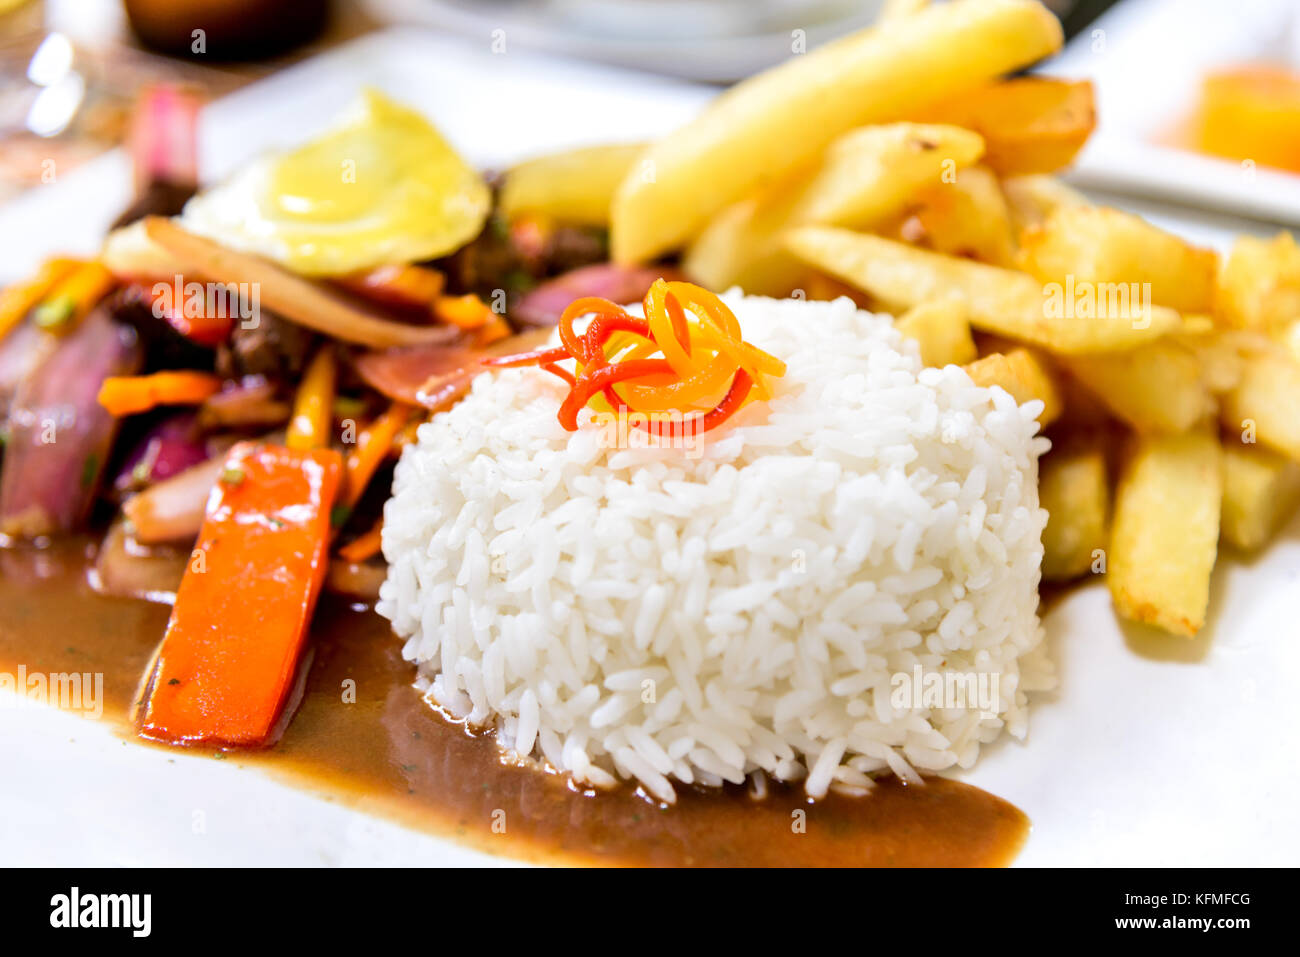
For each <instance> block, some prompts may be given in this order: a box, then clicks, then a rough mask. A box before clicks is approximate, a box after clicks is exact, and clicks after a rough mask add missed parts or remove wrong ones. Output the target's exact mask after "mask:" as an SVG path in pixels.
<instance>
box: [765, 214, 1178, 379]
mask: <svg viewBox="0 0 1300 957" xmlns="http://www.w3.org/2000/svg"><path fill="white" fill-rule="evenodd" d="M785 242H786V248H787V249H789V250H790V251H791V252H792V253H794V254H795V255H796V256H798V257H799V258H800V259H802V260H803V261H804V262H806V263H808V264H809V265H810V266H813V267H815V268H817V269H820V270H822V271H823V272H827V273H829V274H831V275H832V276H835V277H837V278H839V279H842V280H844V281H845V282H848V283H851V284H852V285H854V286H857V287H858V288H859V289H861V290H863V291H864V292H866V293H868V294H869V295H871V296H872V297H873V298H875V299H876V300H878V301H880V302H882V303H884V304H885V305H886V306H888V307H889V308H890V309H891V310H894V311H899V312H901V311H903V310H905V309H910V308H911V307H912V306H915V305H919V304H920V303H922V302H927V301H929V300H931V299H946V298H949V297H953V296H955V297H957V298H960V299H962V300H963V301H964V302H965V303H966V308H967V309H968V311H969V315H970V323H971V325H972V326H974V327H975V328H976V329H980V330H983V331H985V332H992V333H996V334H998V335H1003V336H1007V337H1009V338H1012V339H1018V340H1021V341H1023V342H1030V343H1033V344H1035V345H1039V346H1043V347H1045V348H1047V349H1049V350H1050V351H1052V352H1057V353H1063V354H1067V355H1071V354H1079V353H1093V352H1116V351H1120V350H1124V349H1136V348H1137V347H1138V346H1140V345H1143V344H1144V343H1148V342H1152V341H1154V340H1156V339H1159V338H1160V337H1161V336H1164V335H1165V334H1167V333H1169V332H1172V331H1174V330H1176V329H1179V328H1180V327H1181V326H1182V319H1181V318H1180V317H1179V315H1178V314H1177V313H1176V312H1173V311H1172V310H1169V309H1164V308H1162V307H1159V306H1151V307H1149V308H1148V309H1145V310H1144V309H1141V308H1138V307H1134V306H1133V305H1132V304H1130V303H1129V302H1127V301H1116V302H1113V303H1111V302H1102V303H1099V304H1094V307H1097V306H1099V307H1100V308H1099V309H1098V308H1094V309H1093V310H1092V311H1090V312H1085V311H1083V310H1081V309H1076V308H1075V306H1076V304H1075V302H1074V301H1073V300H1070V301H1065V300H1064V298H1063V297H1062V296H1061V295H1060V291H1059V290H1055V289H1052V288H1050V287H1047V286H1044V285H1043V284H1042V283H1040V282H1039V281H1038V280H1036V279H1034V278H1033V277H1032V276H1030V275H1028V274H1026V273H1022V272H1016V271H1014V270H1010V269H1001V268H999V267H997V266H988V265H985V264H984V263H976V262H970V261H969V260H965V259H956V258H954V257H951V256H941V255H939V254H937V253H932V252H927V251H925V250H921V249H916V248H914V247H912V246H908V245H907V244H905V243H899V242H894V241H892V240H888V239H882V238H881V237H879V236H868V235H866V234H863V233H854V232H849V231H848V230H844V229H831V228H827V227H823V226H803V227H800V228H799V229H795V230H792V231H790V232H789V233H787V234H786V240H785Z"/></svg>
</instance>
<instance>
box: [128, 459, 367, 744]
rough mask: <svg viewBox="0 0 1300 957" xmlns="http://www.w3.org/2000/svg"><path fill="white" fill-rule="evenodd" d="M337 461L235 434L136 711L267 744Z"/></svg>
mask: <svg viewBox="0 0 1300 957" xmlns="http://www.w3.org/2000/svg"><path fill="white" fill-rule="evenodd" d="M342 471H343V464H342V461H341V457H340V455H339V453H338V452H335V451H333V450H331V449H311V450H306V451H295V450H293V449H287V448H283V447H280V446H274V445H260V444H257V443H253V442H241V443H240V444H238V445H236V446H235V447H234V448H232V449H231V450H230V452H229V454H228V455H227V456H226V463H225V468H224V469H223V470H222V473H221V478H220V480H219V481H218V482H217V485H216V486H215V487H214V489H213V492H212V494H211V495H210V496H209V498H208V508H207V515H206V518H205V519H204V522H203V529H202V531H201V532H200V533H199V539H198V544H197V547H196V548H195V550H194V553H193V554H192V555H191V557H190V562H189V564H188V566H187V567H186V571H185V577H184V578H183V579H182V580H181V584H180V589H179V590H178V591H177V593H176V604H175V606H174V607H173V608H172V615H171V620H170V621H169V622H168V623H167V632H166V635H165V636H164V638H163V643H162V648H161V650H160V651H159V653H158V657H157V664H156V666H155V668H154V671H153V675H152V678H151V680H150V682H149V688H148V694H147V697H146V699H145V702H144V705H143V707H142V710H141V712H140V715H139V722H140V733H141V734H142V735H144V736H145V737H148V738H152V739H154V740H158V741H165V742H168V743H171V744H210V745H223V746H243V747H253V746H257V745H264V744H268V743H270V741H271V738H272V737H273V735H274V733H275V731H276V728H277V724H278V722H279V719H280V713H281V711H282V709H283V708H284V706H285V703H286V701H287V699H288V697H289V693H290V690H291V688H292V686H293V683H294V678H295V675H296V673H297V668H298V660H299V657H300V656H301V654H302V651H303V648H304V646H305V644H306V642H307V633H308V628H309V626H310V624H311V617H312V612H313V610H314V609H315V606H316V598H317V596H318V595H319V594H320V587H321V582H322V581H323V579H324V577H325V572H326V568H327V566H328V564H329V557H328V549H329V540H330V507H331V505H332V504H333V501H334V497H335V495H336V493H337V491H338V487H339V481H340V479H341V477H342Z"/></svg>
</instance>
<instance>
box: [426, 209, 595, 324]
mask: <svg viewBox="0 0 1300 957" xmlns="http://www.w3.org/2000/svg"><path fill="white" fill-rule="evenodd" d="M608 246H609V244H608V238H607V236H606V234H605V232H604V231H603V230H600V229H592V228H589V227H585V226H567V225H542V224H539V223H533V222H529V221H521V222H517V223H514V224H513V225H512V224H508V223H507V222H506V221H505V220H504V219H501V218H500V217H499V215H493V217H492V218H491V219H489V220H488V222H487V225H486V226H484V227H483V231H482V232H481V233H479V235H478V237H477V238H476V239H475V240H474V241H473V242H471V243H470V244H469V245H467V246H464V247H462V248H461V249H460V250H458V251H457V252H456V253H454V254H453V255H451V256H449V257H448V258H446V259H443V260H440V261H439V262H438V263H436V265H437V267H438V268H439V269H441V270H443V272H445V273H446V274H447V289H448V291H449V292H451V293H454V294H463V293H467V292H472V293H475V294H477V295H479V296H481V297H482V298H483V299H485V300H487V301H488V302H492V301H494V297H495V296H496V295H497V291H498V290H502V291H504V292H505V295H506V311H507V315H508V314H509V310H510V307H511V306H512V305H513V304H514V303H515V302H516V301H517V300H518V298H519V296H521V295H522V294H523V293H525V292H527V291H528V290H529V289H532V288H533V287H534V286H535V285H537V284H538V283H539V282H541V281H542V280H544V279H547V278H549V277H551V276H555V275H559V274H560V273H563V272H568V271H569V270H571V269H575V268H577V267H579V266H586V265H590V264H591V263H598V262H604V261H605V259H606V258H608V253H609V249H608Z"/></svg>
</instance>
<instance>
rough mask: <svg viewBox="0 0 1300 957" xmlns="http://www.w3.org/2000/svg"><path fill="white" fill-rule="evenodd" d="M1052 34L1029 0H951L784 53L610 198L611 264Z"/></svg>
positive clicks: (1036, 52)
mask: <svg viewBox="0 0 1300 957" xmlns="http://www.w3.org/2000/svg"><path fill="white" fill-rule="evenodd" d="M1061 39H1062V34H1061V24H1060V21H1058V20H1057V19H1056V17H1055V16H1053V15H1052V13H1050V12H1049V11H1048V10H1047V8H1046V7H1044V6H1043V5H1042V4H1041V3H1038V2H1036V0H955V2H953V3H945V4H943V5H941V6H936V7H933V8H930V9H927V10H922V11H921V12H920V13H917V14H915V15H913V16H909V17H902V18H899V19H897V20H893V21H891V22H889V23H887V24H884V25H882V26H880V27H876V28H872V29H868V30H864V31H861V32H859V33H854V34H851V35H849V36H847V37H844V38H842V39H840V40H836V41H835V42H833V43H829V44H827V45H825V46H823V47H821V48H819V49H817V50H815V51H813V52H812V53H809V54H806V55H803V56H795V57H792V58H791V59H790V60H788V61H786V62H785V63H783V64H782V65H780V66H778V67H776V68H775V69H772V70H768V71H767V72H765V73H761V74H759V75H758V76H756V77H754V78H752V79H749V80H746V81H745V82H743V83H741V84H739V85H738V86H735V87H733V88H732V89H731V90H729V91H727V92H726V93H724V94H722V95H721V96H720V97H718V99H717V100H716V101H714V103H713V104H712V105H711V106H710V107H709V108H708V109H707V110H705V111H704V112H703V113H702V114H701V115H700V116H699V117H697V118H696V119H695V120H694V121H693V122H691V123H689V124H687V125H686V126H685V127H683V128H682V129H680V130H678V131H677V132H675V133H673V134H671V135H669V136H666V137H664V138H663V139H662V140H660V141H659V142H658V143H656V144H654V145H653V146H652V147H650V149H649V150H647V151H646V153H645V154H644V155H643V156H642V158H641V159H640V160H639V161H638V162H637V168H636V169H634V170H633V171H632V172H630V173H629V175H628V177H627V178H626V179H624V180H623V182H622V184H621V185H620V186H619V189H618V192H617V194H616V195H615V198H614V205H613V214H612V232H611V242H612V251H613V258H614V259H615V260H616V261H619V262H636V261H641V260H646V259H651V258H653V257H655V256H658V255H660V254H662V253H665V252H668V251H670V250H672V249H675V248H677V247H679V246H681V245H683V244H684V243H685V242H686V241H687V240H689V239H690V238H691V237H692V236H695V235H697V234H698V233H699V232H700V230H701V229H702V228H703V227H704V225H705V224H706V223H708V222H709V220H711V219H712V218H713V217H714V216H715V215H717V213H718V212H719V211H720V210H722V209H724V208H725V207H727V206H730V205H731V204H732V203H734V202H736V201H738V200H740V199H742V198H743V197H745V196H749V195H752V194H754V193H755V192H757V191H758V190H759V189H760V188H761V187H762V186H764V185H765V184H766V183H770V182H772V181H774V180H776V179H780V178H783V177H785V176H786V175H788V174H790V173H792V172H793V171H795V170H797V169H800V168H801V167H807V166H809V165H811V163H812V162H813V160H814V159H815V158H816V157H817V156H820V155H821V154H822V153H823V152H824V151H825V150H826V147H828V146H829V145H830V144H831V142H832V141H833V140H835V139H836V138H837V137H839V136H841V135H843V134H844V133H846V132H848V131H849V130H851V129H855V128H856V127H859V126H866V125H868V124H871V123H881V122H892V121H894V120H897V119H900V118H903V117H907V116H909V115H911V114H914V113H915V112H916V111H917V110H918V109H919V108H921V107H923V106H925V105H927V104H930V103H933V102H936V101H938V100H941V99H943V98H945V97H948V96H953V95H956V94H958V93H960V92H961V91H963V90H968V89H973V88H975V87H977V86H979V85H981V84H982V83H985V82H987V81H988V80H991V79H993V78H994V77H997V76H1001V75H1002V74H1004V73H1007V72H1009V71H1012V70H1016V69H1019V68H1020V67H1023V66H1025V65H1027V64H1030V63H1033V62H1034V61H1036V60H1038V59H1040V58H1041V57H1043V56H1046V55H1047V54H1049V53H1051V52H1053V51H1055V50H1056V49H1058V48H1059V47H1060V45H1061Z"/></svg>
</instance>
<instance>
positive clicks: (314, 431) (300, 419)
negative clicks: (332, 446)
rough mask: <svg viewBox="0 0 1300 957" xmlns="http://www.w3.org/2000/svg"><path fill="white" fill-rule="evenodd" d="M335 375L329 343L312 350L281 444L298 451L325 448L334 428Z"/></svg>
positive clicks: (332, 351) (332, 350)
mask: <svg viewBox="0 0 1300 957" xmlns="http://www.w3.org/2000/svg"><path fill="white" fill-rule="evenodd" d="M337 378H338V371H337V367H336V365H335V361H334V349H333V348H332V347H331V346H330V344H329V343H326V344H325V345H323V346H321V347H320V348H319V349H317V350H316V355H315V356H313V357H312V360H311V363H310V364H309V365H308V366H307V371H306V372H305V373H304V374H303V377H302V382H300V383H299V384H298V394H297V395H296V396H295V397H294V402H293V417H292V418H290V419H289V432H288V434H287V435H286V436H285V440H284V444H285V445H287V446H289V448H291V449H298V450H300V451H302V450H305V449H316V448H320V447H321V446H325V445H329V441H330V426H331V425H333V424H334V384H335V381H336V380H337Z"/></svg>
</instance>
